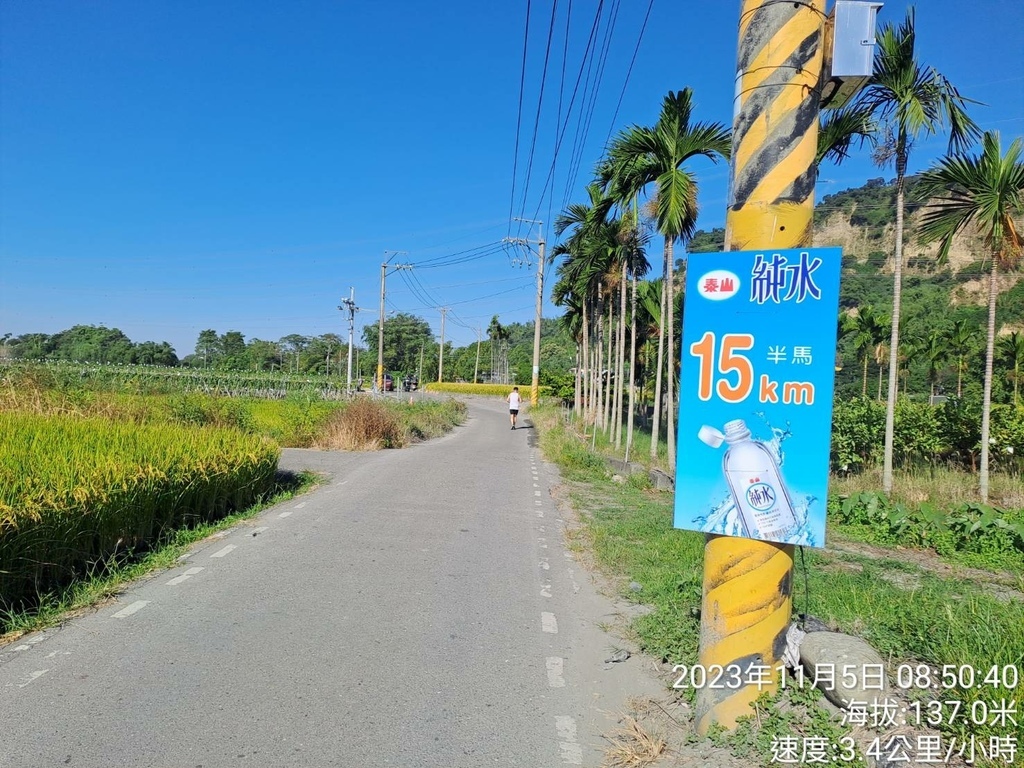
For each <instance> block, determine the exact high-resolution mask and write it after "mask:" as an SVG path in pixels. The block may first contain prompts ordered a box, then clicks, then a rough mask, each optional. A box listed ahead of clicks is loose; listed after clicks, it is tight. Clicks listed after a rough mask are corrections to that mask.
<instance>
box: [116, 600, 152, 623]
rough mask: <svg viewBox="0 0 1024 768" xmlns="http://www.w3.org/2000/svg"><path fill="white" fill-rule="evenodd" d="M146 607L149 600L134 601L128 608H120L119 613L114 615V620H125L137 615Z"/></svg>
mask: <svg viewBox="0 0 1024 768" xmlns="http://www.w3.org/2000/svg"><path fill="white" fill-rule="evenodd" d="M147 605H149V600H136V601H135V602H134V603H132V604H130V605H129V606H127V607H125V608H122V609H121V610H120V611H118V612H117V613H115V614H114V618H115V619H126V618H128V617H129V616H131V615H132V614H133V613H138V612H139V611H141V610H142V609H143V608H145V607H146V606H147Z"/></svg>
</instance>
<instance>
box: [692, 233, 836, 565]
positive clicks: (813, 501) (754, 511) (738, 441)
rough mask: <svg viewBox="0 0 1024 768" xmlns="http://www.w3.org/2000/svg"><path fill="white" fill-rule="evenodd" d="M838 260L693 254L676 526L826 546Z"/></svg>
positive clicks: (817, 252)
mask: <svg viewBox="0 0 1024 768" xmlns="http://www.w3.org/2000/svg"><path fill="white" fill-rule="evenodd" d="M841 261H842V252H841V250H840V249H839V248H816V249H800V250H785V251H771V250H766V251H730V252H727V253H694V254H690V255H689V256H688V258H687V265H686V304H685V307H684V311H683V344H682V372H681V379H680V386H679V437H678V440H677V450H676V455H677V465H676V498H675V527H676V528H686V529H688V530H693V531H704V532H705V533H717V534H723V535H726V536H743V537H746V538H751V539H761V540H763V541H774V542H778V543H789V544H800V545H803V546H809V547H823V546H825V503H826V500H827V498H828V495H827V494H828V459H829V449H830V438H831V433H832V389H833V383H834V378H835V353H836V325H837V317H838V312H839V271H840V263H841Z"/></svg>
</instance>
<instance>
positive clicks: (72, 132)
mask: <svg viewBox="0 0 1024 768" xmlns="http://www.w3.org/2000/svg"><path fill="white" fill-rule="evenodd" d="M739 6H740V3H739V1H738V0H736V1H735V2H732V1H730V2H720V1H719V2H714V3H682V2H678V1H677V0H676V1H672V2H670V1H669V0H654V2H653V5H652V6H651V8H652V10H651V15H650V19H649V21H648V24H647V27H646V31H645V33H644V35H643V38H642V42H641V44H640V47H639V49H637V41H638V39H639V37H640V30H641V27H642V25H643V21H644V16H645V14H646V12H647V8H648V3H647V2H646V1H645V0H622V1H621V2H618V3H617V2H615V0H607V1H606V2H604V3H603V12H602V15H601V17H600V22H599V26H598V30H597V33H596V35H595V39H596V40H597V46H596V47H597V50H598V53H600V51H601V50H605V47H604V41H605V40H606V39H607V41H608V43H607V48H606V51H607V54H606V56H605V58H604V59H603V61H604V65H603V67H599V61H600V58H599V57H595V59H594V61H593V64H592V68H591V69H590V70H589V77H588V70H587V69H586V68H585V67H584V68H583V74H582V76H581V84H580V87H579V91H578V93H577V96H576V100H575V102H573V103H572V110H571V111H570V110H569V105H570V101H571V96H572V92H573V86H574V84H575V82H576V79H577V76H578V74H579V73H580V70H581V63H582V62H583V61H584V50H585V48H586V44H587V39H588V37H589V35H590V30H591V27H592V24H593V23H594V19H595V13H596V11H597V8H598V0H587V1H584V0H575V2H573V3H572V4H571V7H572V16H571V18H569V19H568V45H567V46H566V45H565V43H564V41H565V30H566V26H567V18H566V11H567V9H568V7H569V3H568V0H561V2H559V3H558V7H557V12H556V14H555V23H554V30H555V31H554V36H553V40H552V44H551V52H550V59H549V64H548V73H547V77H546V79H545V78H542V73H543V61H544V56H545V48H546V44H547V41H548V29H549V24H550V21H551V17H552V0H533V2H532V3H530V7H531V9H532V15H531V18H530V29H529V36H528V37H527V36H525V35H524V28H525V24H526V17H527V13H526V7H527V4H526V3H525V2H514V1H513V0H508V1H507V2H488V3H482V2H478V1H477V2H470V1H469V0H447V1H445V2H436V3H425V2H418V1H417V2H413V1H412V0H407V1H406V2H386V1H381V2H373V3H356V2H343V1H342V0H336V1H335V2H328V1H326V0H302V1H298V0H296V1H294V2H287V3H282V2H267V1H264V0H246V1H245V2H241V1H234V0H214V1H213V2H199V0H174V1H170V0H166V1H159V0H144V1H143V2H138V1H137V0H131V1H128V0H107V1H106V2H95V3H86V2H74V1H71V0H67V1H65V2H51V1H50V0H33V1H32V2H27V1H19V0H15V1H14V2H4V3H0V57H2V61H3V65H2V67H0V334H2V333H6V332H10V333H13V334H15V335H18V334H21V333H28V332H45V333H53V332H56V331H59V330H61V329H64V328H67V327H70V326H71V325H74V324H78V323H84V324H95V325H100V324H102V325H106V326H108V327H118V328H120V329H122V330H123V331H124V332H125V333H127V334H128V335H129V336H130V337H131V338H132V340H134V341H145V340H155V341H164V340H166V341H170V342H171V343H172V344H173V345H174V346H175V348H176V349H177V351H178V353H179V355H182V356H184V355H185V354H188V353H190V352H191V351H192V350H193V347H194V345H195V340H196V337H197V335H198V333H199V331H200V330H202V329H204V328H214V329H216V330H218V331H219V332H221V333H223V332H225V331H228V330H238V331H241V332H242V333H244V334H245V336H246V339H252V338H262V339H271V340H276V339H278V338H280V337H281V336H284V335H286V334H289V333H302V334H308V335H317V334H321V333H327V332H334V333H338V334H339V335H344V334H346V333H347V323H346V321H345V318H344V317H343V315H342V313H341V312H339V311H338V309H337V307H338V305H339V304H340V300H341V299H342V298H343V297H347V296H348V293H349V288H350V287H353V288H354V289H355V296H356V303H357V305H358V306H360V307H365V308H366V309H367V310H368V311H366V312H362V313H360V314H359V315H358V317H357V332H358V328H359V327H360V326H361V325H363V324H374V323H376V318H377V309H378V306H379V291H380V264H381V262H382V260H383V259H384V258H385V256H384V252H385V251H405V252H407V253H405V254H402V255H399V256H395V257H394V260H393V262H392V263H393V264H397V263H412V264H414V265H415V264H418V265H419V266H418V267H415V268H414V269H413V270H411V271H408V272H402V273H394V274H390V275H389V277H388V303H387V309H388V311H405V312H412V313H414V314H418V315H420V316H422V317H424V318H426V319H427V320H429V321H430V322H431V324H432V326H433V327H434V329H435V332H439V329H440V314H439V312H438V311H437V309H436V307H438V306H440V305H442V304H443V305H447V306H451V307H452V309H451V312H450V313H449V315H448V322H447V324H446V338H447V339H449V340H452V341H454V342H455V343H456V344H457V345H463V344H467V343H469V342H470V341H473V340H475V339H476V330H475V329H476V328H478V327H480V328H484V329H486V327H487V324H488V322H489V321H490V318H491V316H492V315H495V314H497V315H499V318H500V319H501V321H502V322H506V323H507V322H515V321H519V322H522V321H529V320H531V319H532V317H533V306H534V300H535V299H534V297H535V270H534V268H531V267H530V266H528V265H527V264H526V263H525V261H524V260H523V259H516V258H515V256H516V255H517V254H516V253H515V252H514V251H513V250H512V249H509V248H507V247H506V248H504V249H503V248H502V247H501V245H500V242H501V239H502V238H503V237H506V236H510V235H511V236H517V235H518V236H523V237H525V236H527V235H528V234H535V233H536V228H532V229H530V228H528V227H524V226H521V225H519V224H516V223H514V222H510V221H509V218H510V211H511V214H512V215H513V216H523V217H525V218H531V219H542V220H543V221H544V222H545V229H546V238H547V240H548V242H549V247H550V243H551V242H552V241H553V234H552V233H551V232H550V222H551V221H552V219H553V218H554V216H555V215H557V212H558V210H559V209H560V208H561V207H562V205H563V203H564V202H565V201H570V202H572V201H576V200H582V199H583V198H584V193H583V186H584V185H585V183H586V181H587V177H588V174H589V172H590V169H591V168H592V166H593V164H594V162H595V161H596V160H597V159H598V157H599V156H600V154H601V149H602V147H603V146H604V144H605V142H606V140H607V138H608V136H609V133H610V131H611V130H612V129H613V128H614V130H619V129H621V128H622V127H625V126H626V125H628V124H630V123H641V124H649V123H652V122H653V121H654V120H655V119H656V117H657V113H658V108H659V105H660V101H661V98H662V97H663V96H664V94H665V92H666V91H668V90H670V89H680V88H683V87H686V86H689V87H692V88H693V89H694V92H695V98H696V101H697V103H698V114H697V116H698V119H701V120H718V121H722V122H725V123H728V122H730V120H731V114H732V105H731V102H732V88H733V86H732V83H733V72H734V69H735V58H736V39H735V37H736V32H735V31H736V25H737V23H738V14H739ZM906 7H907V6H906V4H903V3H894V2H890V3H888V4H887V5H886V7H885V8H884V9H883V11H882V13H881V17H880V18H881V20H882V21H891V20H899V19H900V18H902V16H903V14H904V12H905V9H906ZM616 10H617V13H616V14H615V16H614V25H611V23H610V22H611V19H612V13H613V11H616ZM917 15H918V39H919V47H920V52H921V57H922V59H923V60H925V61H927V62H929V63H932V64H934V65H935V66H936V67H938V68H939V69H940V70H941V71H942V72H943V73H944V74H946V75H947V76H948V77H949V78H950V79H951V80H952V81H953V82H954V83H955V84H956V85H957V86H958V87H960V88H961V90H962V92H963V93H964V94H965V95H966V96H969V97H971V98H975V99H977V100H979V101H982V102H985V103H986V104H987V105H988V106H986V107H977V108H975V109H974V111H973V114H974V115H975V117H976V119H977V120H978V122H979V123H980V124H981V125H982V127H983V128H987V129H999V130H1000V131H1001V132H1002V133H1003V137H1004V142H1008V140H1009V139H1010V138H1012V137H1014V136H1019V135H1021V134H1022V133H1024V54H1022V53H1021V47H1020V35H1019V30H1020V29H1022V28H1024V7H1022V6H1021V5H1020V4H1019V3H1016V2H997V1H996V0H979V1H978V2H974V3H970V4H964V3H962V2H956V3H954V2H953V0H932V1H931V2H925V3H920V4H919V5H918V9H917ZM609 27H611V31H610V34H609V32H608V30H609ZM524 39H525V41H526V49H527V62H526V72H525V78H524V79H523V83H524V85H523V102H522V117H521V120H520V118H519V114H520V113H519V91H520V75H521V71H522V66H523V48H524ZM634 50H636V51H637V53H636V60H635V63H634V65H633V67H632V70H631V73H630V77H629V82H628V85H626V87H625V89H624V87H623V86H624V81H625V79H626V73H627V71H628V70H629V68H630V61H631V60H632V59H633V56H634ZM563 51H564V52H565V57H564V59H565V64H564V67H565V75H564V81H563V75H562V68H563ZM599 71H600V72H601V75H602V76H601V78H600V81H599V87H597V88H595V83H597V82H598V79H597V73H598V72H599ZM542 79H543V80H544V99H543V105H542V109H541V112H540V116H539V121H538V125H539V130H538V133H537V138H536V144H535V147H534V151H533V154H532V162H531V161H530V157H531V154H530V148H531V146H533V126H534V123H535V121H537V109H538V102H539V100H540V88H541V82H542ZM563 82H564V85H563ZM587 83H589V87H587ZM560 98H561V102H562V104H561V110H559V99H560ZM620 98H621V103H620ZM616 110H617V111H616ZM559 115H561V118H562V121H563V122H564V121H565V119H566V115H568V122H567V123H565V125H566V128H565V131H564V138H563V140H562V145H561V148H560V151H559V152H558V154H557V159H555V152H554V144H555V137H556V134H557V127H558V126H559V125H561V123H559V122H558V117H559ZM517 124H519V125H520V127H519V132H518V136H519V153H518V160H516V153H515V144H516V137H517ZM586 126H589V130H586V131H584V128H585V127H586ZM584 133H585V139H584ZM944 146H945V143H944V140H943V139H941V138H936V139H928V140H924V141H922V142H921V143H920V144H919V145H918V147H917V148H916V149H915V151H914V154H913V156H912V161H911V166H912V167H911V170H912V171H913V170H919V169H921V168H923V167H925V166H927V165H928V164H929V163H930V162H931V160H932V159H934V158H935V157H936V156H938V155H939V154H941V152H942V151H943V149H944ZM553 162H554V172H553V173H552V174H551V178H552V179H553V183H552V184H550V185H548V186H547V190H548V191H547V192H546V193H544V194H543V195H542V190H543V189H544V188H545V180H546V179H547V178H548V175H549V172H551V169H552V164H553ZM514 168H515V190H516V191H515V198H514V200H513V196H512V192H513V178H514V177H513V169H514ZM573 169H577V172H576V174H575V175H574V174H573V173H572V170H573ZM692 169H693V170H694V171H695V172H696V173H697V175H698V177H699V179H700V180H701V184H702V187H701V197H700V203H701V207H702V214H701V219H700V222H699V226H700V227H702V228H710V227H713V226H720V225H721V224H722V223H723V222H724V219H725V202H726V194H727V184H728V169H727V168H726V167H725V166H723V165H717V166H715V165H712V164H711V163H709V162H707V161H700V162H696V163H694V165H693V166H692ZM528 170H529V175H528V174H527V171H528ZM891 175H892V172H891V170H885V171H882V170H879V169H877V168H875V167H874V166H872V165H871V163H870V160H869V158H868V156H867V152H866V151H865V152H862V153H861V155H860V156H858V157H857V158H855V159H854V160H853V161H851V162H849V163H848V164H847V165H844V166H842V167H840V168H833V167H828V168H824V169H823V170H822V173H821V182H820V183H819V187H818V191H817V194H818V197H819V198H820V197H821V196H823V195H825V194H828V193H830V192H834V191H838V190H840V189H845V188H847V187H850V186H858V185H860V184H861V183H863V181H864V180H865V179H867V178H871V177H875V176H885V177H887V178H888V177H891ZM527 177H528V178H529V182H528V184H527ZM524 189H525V191H526V195H525V200H524V199H523V197H522V196H523V192H524ZM654 247H655V248H657V247H658V246H657V245H655V246H654ZM457 253H462V254H463V255H462V256H454V257H450V256H451V254H457ZM519 255H520V256H521V255H523V254H519ZM449 257H450V258H449ZM471 257H478V258H471ZM431 260H434V261H433V263H432V264H431ZM448 262H458V263H454V264H451V265H448V266H438V265H445V264H447V263H448ZM534 265H535V262H534ZM551 282H552V281H551V280H548V288H550V284H551ZM546 294H547V295H549V294H550V292H549V291H547V292H546ZM558 312H559V310H557V309H556V308H554V307H552V306H551V305H550V304H547V303H546V307H545V315H547V316H554V315H556V314H558Z"/></svg>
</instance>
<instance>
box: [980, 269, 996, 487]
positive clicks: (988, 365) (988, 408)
mask: <svg viewBox="0 0 1024 768" xmlns="http://www.w3.org/2000/svg"><path fill="white" fill-rule="evenodd" d="M998 274H999V262H998V261H997V260H996V255H995V254H994V253H993V254H992V273H991V274H990V275H989V278H988V339H987V340H986V342H985V389H984V391H985V393H984V395H983V396H982V400H981V471H980V476H979V483H978V485H979V488H978V490H979V491H980V492H981V501H982V503H983V504H988V440H989V432H990V430H991V421H992V361H993V358H994V357H995V347H996V296H997V295H998V293H999V291H998V286H997V283H996V278H997V276H998Z"/></svg>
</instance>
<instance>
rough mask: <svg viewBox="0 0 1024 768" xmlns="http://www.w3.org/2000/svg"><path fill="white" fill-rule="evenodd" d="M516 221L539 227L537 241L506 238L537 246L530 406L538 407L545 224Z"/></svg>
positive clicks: (528, 220)
mask: <svg viewBox="0 0 1024 768" xmlns="http://www.w3.org/2000/svg"><path fill="white" fill-rule="evenodd" d="M515 221H522V222H524V223H527V224H536V225H537V239H536V240H524V239H521V238H505V240H506V241H507V242H511V243H518V244H520V245H526V244H527V243H530V242H533V243H536V244H537V314H536V317H535V319H534V324H533V377H532V379H531V381H530V405H536V404H537V402H538V401H539V400H540V324H541V313H542V312H543V309H544V224H543V222H540V221H533V220H532V219H520V218H516V219H515Z"/></svg>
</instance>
